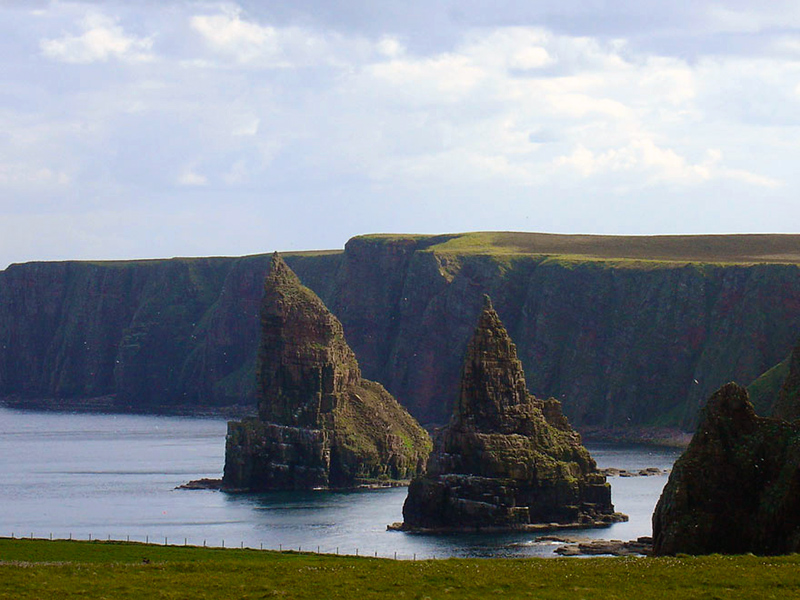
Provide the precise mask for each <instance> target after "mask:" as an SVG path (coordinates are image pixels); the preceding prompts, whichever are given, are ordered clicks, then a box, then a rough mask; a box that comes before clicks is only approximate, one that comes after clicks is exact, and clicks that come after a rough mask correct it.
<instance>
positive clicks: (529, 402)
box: [402, 297, 625, 531]
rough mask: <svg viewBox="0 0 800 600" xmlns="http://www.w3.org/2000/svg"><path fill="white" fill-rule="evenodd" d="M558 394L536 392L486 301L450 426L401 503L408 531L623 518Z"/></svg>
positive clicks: (584, 522) (520, 526)
mask: <svg viewBox="0 0 800 600" xmlns="http://www.w3.org/2000/svg"><path fill="white" fill-rule="evenodd" d="M624 518H625V517H624V516H623V515H619V514H618V513H614V507H613V505H612V504H611V489H610V486H609V485H608V483H607V482H606V480H605V477H604V476H603V475H602V474H600V473H599V472H598V471H597V467H596V465H595V462H594V460H593V459H592V458H591V456H590V455H589V452H588V451H587V450H586V448H584V447H583V446H582V445H581V440H580V436H579V435H578V434H577V433H576V432H575V431H574V430H573V429H572V428H571V427H570V426H569V423H568V422H567V420H566V418H565V417H564V415H563V414H562V413H561V410H560V405H559V403H558V402H557V401H556V400H553V399H550V400H548V401H541V400H538V399H537V398H534V397H533V396H531V395H530V394H529V393H528V390H527V388H526V385H525V374H524V373H523V370H522V364H521V363H520V361H519V359H518V358H517V352H516V347H515V346H514V343H513V342H512V341H511V338H510V337H509V335H508V333H507V332H506V330H505V328H504V327H503V324H502V323H501V322H500V318H499V317H498V315H497V313H496V312H495V310H494V308H493V307H492V305H491V302H490V301H489V300H488V297H487V298H486V301H485V306H484V309H483V312H482V313H481V315H480V318H479V321H478V326H477V328H476V330H475V333H474V335H473V337H472V340H471V341H470V343H469V346H468V349H467V354H466V359H465V361H464V367H463V370H462V377H461V391H460V394H459V397H458V400H457V402H456V404H455V410H454V412H453V416H452V419H451V421H450V424H449V425H448V426H447V427H445V428H444V429H443V430H442V431H440V432H439V435H438V436H437V437H436V441H435V447H434V451H433V453H432V454H431V457H430V459H429V462H428V473H427V475H425V476H423V477H420V478H417V479H414V480H413V481H412V482H411V486H410V487H409V490H408V498H407V499H406V502H405V504H404V506H403V519H404V522H403V526H402V527H403V529H406V530H434V531H442V530H475V529H492V530H495V529H524V528H526V527H530V526H534V525H536V524H542V523H546V524H552V523H555V524H558V525H561V526H564V525H597V524H600V523H611V522H613V521H617V520H623V519H624Z"/></svg>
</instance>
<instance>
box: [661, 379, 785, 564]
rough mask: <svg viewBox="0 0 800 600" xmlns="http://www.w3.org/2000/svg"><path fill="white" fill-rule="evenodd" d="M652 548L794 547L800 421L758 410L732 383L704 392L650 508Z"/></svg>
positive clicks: (736, 550) (739, 550) (732, 550)
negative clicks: (688, 436)
mask: <svg viewBox="0 0 800 600" xmlns="http://www.w3.org/2000/svg"><path fill="white" fill-rule="evenodd" d="M653 541H654V546H653V550H654V553H655V554H677V553H685V554H712V553H721V554H744V553H746V552H752V553H754V554H785V553H789V552H797V551H798V550H800V424H798V423H788V422H786V421H783V420H780V419H775V418H767V417H758V416H757V415H756V414H755V411H754V410H753V406H752V404H751V403H750V401H749V399H748V395H747V390H745V389H744V388H743V387H741V386H738V385H736V384H735V383H729V384H727V385H725V386H723V387H722V388H720V389H719V390H718V391H717V392H716V393H715V394H714V395H712V396H711V398H710V399H709V400H708V403H707V404H706V407H705V408H704V409H703V414H702V420H701V422H700V425H699V427H698V429H697V431H696V432H695V434H694V436H693V438H692V441H691V443H690V444H689V447H688V448H687V449H686V451H685V452H684V453H683V455H682V456H681V457H680V458H679V459H678V461H677V462H676V463H675V466H674V468H673V470H672V473H671V475H670V478H669V481H668V482H667V485H666V486H665V487H664V491H663V492H662V494H661V498H660V499H659V501H658V504H657V506H656V509H655V512H654V514H653Z"/></svg>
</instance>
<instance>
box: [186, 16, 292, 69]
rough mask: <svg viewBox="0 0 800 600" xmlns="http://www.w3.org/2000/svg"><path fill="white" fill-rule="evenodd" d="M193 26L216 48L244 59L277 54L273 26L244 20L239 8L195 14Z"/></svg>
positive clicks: (275, 32)
mask: <svg viewBox="0 0 800 600" xmlns="http://www.w3.org/2000/svg"><path fill="white" fill-rule="evenodd" d="M190 22H191V26H192V28H193V29H195V31H197V32H198V33H199V34H200V35H202V36H203V37H204V38H205V39H206V40H207V41H208V42H209V43H210V44H211V45H212V46H213V47H214V48H216V49H218V50H221V51H223V52H226V53H228V54H231V55H233V56H235V57H236V59H237V60H239V61H241V62H247V61H250V60H253V59H255V58H258V57H263V56H268V57H270V56H276V55H277V54H278V53H279V51H280V50H281V48H280V42H279V40H278V33H277V31H276V29H275V28H274V27H268V26H262V25H258V24H256V23H250V22H247V21H243V20H242V19H241V17H240V11H239V10H235V9H227V10H225V11H224V12H223V13H221V14H214V15H195V16H193V17H192V18H191V21H190Z"/></svg>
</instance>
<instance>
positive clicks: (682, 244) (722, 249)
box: [361, 231, 800, 268]
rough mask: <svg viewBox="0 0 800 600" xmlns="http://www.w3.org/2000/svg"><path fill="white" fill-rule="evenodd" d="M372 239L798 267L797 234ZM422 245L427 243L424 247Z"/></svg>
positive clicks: (634, 262)
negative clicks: (792, 265)
mask: <svg viewBox="0 0 800 600" xmlns="http://www.w3.org/2000/svg"><path fill="white" fill-rule="evenodd" d="M361 239H369V240H376V241H398V240H404V239H408V240H414V241H417V242H418V243H419V242H423V245H425V246H426V247H427V249H428V250H429V251H433V252H436V253H445V254H491V255H536V256H559V257H563V258H564V259H565V260H571V261H574V262H580V261H586V260H599V261H618V264H617V265H615V266H620V267H638V268H643V267H653V266H655V265H654V264H653V263H659V262H683V263H711V264H756V263H792V264H798V263H800V235H789V234H738V235H655V236H632V235H561V234H550V233H522V232H519V233H517V232H501V231H496V232H473V233H461V234H448V235H441V236H418V235H409V236H403V235H399V234H396V235H369V236H361ZM425 242H427V244H425Z"/></svg>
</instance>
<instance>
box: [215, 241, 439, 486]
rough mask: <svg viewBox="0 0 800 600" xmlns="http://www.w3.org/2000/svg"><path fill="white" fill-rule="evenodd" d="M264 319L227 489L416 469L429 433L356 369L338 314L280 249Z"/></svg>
mask: <svg viewBox="0 0 800 600" xmlns="http://www.w3.org/2000/svg"><path fill="white" fill-rule="evenodd" d="M261 325H262V336H261V344H260V346H259V353H258V366H257V378H258V389H259V393H260V397H261V398H260V401H259V407H258V412H259V416H258V418H254V419H246V420H244V421H241V422H231V423H229V425H228V437H227V445H226V456H225V475H224V478H223V483H224V487H225V488H226V489H228V490H248V491H250V490H253V491H255V490H273V489H309V488H326V487H352V486H355V485H358V484H360V483H363V482H368V481H371V480H378V479H387V480H388V479H404V478H410V477H412V476H414V475H416V474H418V473H419V472H420V471H421V469H422V468H423V467H424V464H425V460H426V458H427V456H428V454H429V452H430V445H431V443H430V439H429V437H428V435H427V433H426V432H425V431H424V430H423V429H422V428H421V427H420V426H419V425H418V424H417V423H416V421H414V419H413V418H412V417H411V416H410V415H409V414H408V413H407V412H406V410H405V409H403V408H402V407H401V406H400V405H399V404H398V403H397V402H396V401H395V400H394V398H392V396H391V395H390V394H389V393H388V392H387V391H386V390H385V389H384V388H383V387H382V386H381V385H380V384H377V383H374V382H372V381H368V380H366V379H363V378H362V377H361V371H360V369H359V367H358V362H357V361H356V358H355V355H354V354H353V352H352V350H351V349H350V347H349V346H348V345H347V342H346V341H345V339H344V332H343V330H342V325H341V323H339V321H338V320H337V319H336V318H335V317H334V316H333V315H332V314H331V313H330V312H329V311H328V309H327V308H326V307H325V305H324V304H323V303H322V301H321V300H320V299H319V298H318V297H317V295H316V294H314V292H312V291H311V290H310V289H308V288H307V287H305V286H303V285H302V284H301V283H300V281H299V279H298V278H297V277H296V276H295V274H294V273H293V272H292V270H291V269H290V268H289V267H288V266H287V265H286V263H284V261H283V260H282V259H281V258H280V257H279V256H278V255H277V254H275V256H273V259H272V266H271V269H270V272H269V274H268V276H267V279H266V282H265V291H264V300H263V303H262V310H261Z"/></svg>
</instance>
